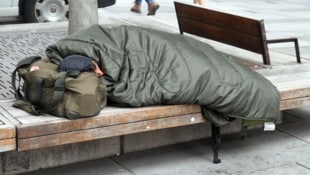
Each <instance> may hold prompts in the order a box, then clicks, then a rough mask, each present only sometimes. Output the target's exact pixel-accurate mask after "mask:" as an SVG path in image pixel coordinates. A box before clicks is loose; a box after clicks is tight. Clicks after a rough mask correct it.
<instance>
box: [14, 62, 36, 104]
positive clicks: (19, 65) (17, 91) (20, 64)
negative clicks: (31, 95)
mask: <svg viewBox="0 0 310 175" xmlns="http://www.w3.org/2000/svg"><path fill="white" fill-rule="evenodd" d="M40 59H41V57H40V56H30V57H27V58H25V59H23V60H21V61H19V62H18V63H17V65H16V68H15V70H14V71H13V73H12V79H11V84H12V87H13V90H14V92H15V98H16V99H22V98H23V95H22V94H21V93H20V75H19V74H18V88H16V73H17V71H18V70H19V69H21V68H27V67H29V66H30V65H31V64H32V63H33V62H35V61H37V60H40Z"/></svg>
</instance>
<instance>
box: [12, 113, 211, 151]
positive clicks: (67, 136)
mask: <svg viewBox="0 0 310 175" xmlns="http://www.w3.org/2000/svg"><path fill="white" fill-rule="evenodd" d="M203 122H205V119H204V118H203V116H202V114H201V113H195V114H187V115H180V116H174V117H167V118H160V119H153V120H145V121H138V122H133V123H127V124H120V125H111V126H105V127H100V128H92V129H84V130H79V131H74V132H66V133H61V134H52V135H46V136H38V137H30V138H18V151H25V150H29V149H37V148H45V147H50V146H56V145H62V144H69V143H76V142H82V141H90V140H95V139H101V138H107V137H113V136H120V135H126V134H133V133H139V132H145V131H152V130H157V129H164V128H172V127H178V126H185V125H190V124H198V123H203Z"/></svg>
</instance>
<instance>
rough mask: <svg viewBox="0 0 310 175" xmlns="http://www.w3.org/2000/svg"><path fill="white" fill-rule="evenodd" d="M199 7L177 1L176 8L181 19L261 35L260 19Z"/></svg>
mask: <svg viewBox="0 0 310 175" xmlns="http://www.w3.org/2000/svg"><path fill="white" fill-rule="evenodd" d="M193 7H197V6H195V5H191V4H186V5H185V4H182V3H175V9H176V11H178V12H182V13H177V17H178V18H179V19H187V20H188V21H197V22H200V23H201V24H211V25H213V26H219V27H220V28H226V29H227V30H232V31H236V32H240V33H245V34H248V35H253V36H256V37H257V36H260V33H258V32H257V28H258V26H257V25H260V21H259V20H255V19H250V18H245V17H241V16H237V15H232V14H227V13H224V12H219V11H215V10H211V9H207V8H205V7H200V6H199V7H200V8H195V10H193Z"/></svg>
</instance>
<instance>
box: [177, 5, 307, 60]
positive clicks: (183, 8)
mask: <svg viewBox="0 0 310 175" xmlns="http://www.w3.org/2000/svg"><path fill="white" fill-rule="evenodd" d="M174 4H175V10H176V14H177V19H178V23H179V29H180V33H181V34H183V33H184V32H185V33H189V34H193V35H197V36H200V37H204V38H208V39H211V40H214V41H218V42H221V43H225V44H229V45H232V46H235V47H238V48H241V49H245V50H248V51H252V52H255V53H258V54H261V55H262V57H263V63H264V64H266V65H270V64H271V62H270V56H269V51H268V45H267V44H272V43H282V42H294V44H295V52H296V58H297V62H298V63H300V62H301V60H300V53H299V46H298V39H297V38H281V39H273V40H267V39H266V32H265V26H264V20H256V19H251V18H246V17H242V16H237V15H232V14H228V13H223V12H219V11H215V10H211V9H207V8H204V7H201V6H196V5H191V4H185V3H181V2H177V1H175V2H174Z"/></svg>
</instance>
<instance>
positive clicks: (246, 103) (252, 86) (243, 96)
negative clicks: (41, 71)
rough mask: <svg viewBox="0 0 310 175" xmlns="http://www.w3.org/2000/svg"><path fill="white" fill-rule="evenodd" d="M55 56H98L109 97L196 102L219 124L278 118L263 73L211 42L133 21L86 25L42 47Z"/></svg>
mask: <svg viewBox="0 0 310 175" xmlns="http://www.w3.org/2000/svg"><path fill="white" fill-rule="evenodd" d="M46 54H47V56H48V57H49V58H50V59H52V60H53V61H54V62H59V61H60V60H61V58H63V57H65V56H67V55H71V54H82V55H86V56H89V57H92V58H93V59H95V60H97V61H98V63H99V64H100V66H101V68H102V69H103V70H104V72H105V75H104V79H105V83H106V85H107V88H108V103H111V104H113V105H117V106H135V107H138V106H149V105H159V104H199V105H202V111H203V114H204V116H205V117H206V118H207V119H208V120H210V121H211V122H212V123H214V124H216V125H218V126H220V125H224V124H226V123H228V122H229V121H231V119H232V118H243V119H250V120H252V119H255V120H271V121H274V120H277V119H278V118H279V116H280V115H279V114H280V112H279V104H280V95H279V92H278V91H277V89H276V88H275V87H274V86H273V85H272V84H271V83H270V82H269V81H267V80H266V79H265V78H264V77H262V76H261V75H259V74H257V73H256V72H254V71H252V70H250V69H249V68H247V67H246V66H244V65H243V64H241V63H239V62H238V61H236V60H233V59H231V58H228V57H225V56H224V55H222V54H221V53H219V52H218V51H216V50H215V49H214V48H213V47H211V46H210V45H208V44H206V43H203V42H200V41H198V40H195V39H193V38H190V37H187V36H183V35H180V34H174V33H167V32H163V31H158V30H154V29H149V28H144V27H137V26H125V25H121V26H114V27H110V28H104V27H101V26H99V25H94V26H91V27H89V28H87V29H85V30H83V31H81V32H79V33H76V34H74V35H71V36H69V37H67V38H64V39H62V40H60V41H59V42H57V43H55V44H53V45H51V46H49V47H48V48H47V49H46Z"/></svg>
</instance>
